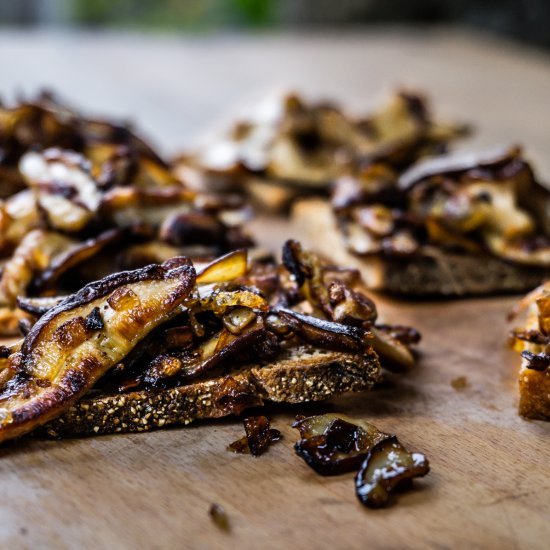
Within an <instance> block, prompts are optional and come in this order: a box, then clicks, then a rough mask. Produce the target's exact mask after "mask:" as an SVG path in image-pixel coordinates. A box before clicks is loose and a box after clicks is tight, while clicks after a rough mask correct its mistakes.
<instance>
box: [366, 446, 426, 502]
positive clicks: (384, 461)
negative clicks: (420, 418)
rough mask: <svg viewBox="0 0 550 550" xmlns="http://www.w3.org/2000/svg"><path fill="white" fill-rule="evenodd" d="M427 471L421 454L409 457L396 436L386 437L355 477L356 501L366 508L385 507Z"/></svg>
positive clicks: (424, 458)
mask: <svg viewBox="0 0 550 550" xmlns="http://www.w3.org/2000/svg"><path fill="white" fill-rule="evenodd" d="M429 471H430V465H429V462H428V460H427V458H426V457H425V456H424V455H423V454H422V453H411V452H409V451H407V449H405V447H403V445H401V443H399V441H398V440H397V438H396V437H395V436H392V437H388V438H386V439H384V440H383V441H381V442H379V443H378V444H377V445H375V446H374V448H372V450H371V451H370V453H369V454H368V456H367V458H365V461H364V462H363V464H362V466H361V469H360V470H359V472H358V473H357V477H356V478H355V488H356V493H357V498H358V499H359V500H360V501H361V503H362V504H364V505H365V506H368V507H369V508H381V507H383V506H387V505H388V504H389V502H390V498H391V496H392V493H393V492H394V491H395V490H396V489H398V488H399V487H402V486H404V485H405V484H407V483H409V482H410V481H411V480H412V479H413V478H415V477H423V476H425V475H426V474H427V473H428V472H429Z"/></svg>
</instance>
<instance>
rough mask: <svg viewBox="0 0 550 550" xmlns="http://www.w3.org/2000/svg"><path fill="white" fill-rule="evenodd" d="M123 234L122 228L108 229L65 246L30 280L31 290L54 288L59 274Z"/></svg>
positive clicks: (118, 238) (114, 241)
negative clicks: (64, 248)
mask: <svg viewBox="0 0 550 550" xmlns="http://www.w3.org/2000/svg"><path fill="white" fill-rule="evenodd" d="M123 236H124V231H123V230H120V229H110V230H108V231H104V232H103V233H100V234H99V235H98V236H97V237H94V238H91V239H88V240H86V241H83V242H79V243H76V244H74V245H72V246H69V247H67V249H66V250H64V251H62V252H61V253H60V254H57V255H56V256H54V257H53V258H52V261H51V262H50V264H49V265H48V267H47V268H46V269H45V270H44V271H42V273H40V274H39V275H38V276H37V277H35V279H34V280H33V282H32V287H33V290H34V291H35V292H38V293H39V292H43V291H45V290H49V289H52V288H54V286H55V284H56V283H57V281H58V279H59V278H60V277H61V275H63V274H64V273H65V272H67V271H68V270H70V269H71V268H73V267H75V266H76V265H78V264H80V263H82V262H85V261H86V260H89V259H90V258H92V257H94V256H96V255H97V254H98V253H99V252H101V251H102V250H103V249H104V248H105V247H106V246H109V245H112V244H113V243H116V242H117V241H119V240H120V239H121V238H122V237H123Z"/></svg>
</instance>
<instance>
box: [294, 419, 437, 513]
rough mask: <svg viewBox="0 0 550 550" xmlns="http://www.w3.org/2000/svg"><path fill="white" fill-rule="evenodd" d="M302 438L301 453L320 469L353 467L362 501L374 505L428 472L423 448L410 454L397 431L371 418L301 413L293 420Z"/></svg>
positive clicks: (333, 472) (298, 447)
mask: <svg viewBox="0 0 550 550" xmlns="http://www.w3.org/2000/svg"><path fill="white" fill-rule="evenodd" d="M292 427H293V428H296V429H298V430H299V432H300V436H301V439H300V441H298V442H297V443H296V445H295V446H294V449H295V451H296V454H297V455H298V456H300V457H301V458H303V459H304V460H305V462H306V463H307V464H308V465H309V466H310V467H311V468H313V469H314V470H315V471H316V472H317V473H318V474H321V475H325V476H330V475H338V474H343V473H346V472H350V471H354V470H357V468H359V466H360V469H359V472H358V473H357V477H356V479H355V486H356V492H357V496H358V498H359V500H360V501H361V502H362V503H363V504H364V505H366V506H369V507H371V508H380V507H382V506H386V505H387V504H388V503H389V499H390V496H391V493H392V492H393V491H394V490H395V489H396V488H397V487H399V486H401V485H403V484H404V482H405V481H407V480H410V479H412V478H413V477H419V476H424V475H426V474H427V473H428V472H429V469H430V468H429V464H428V461H427V459H426V457H425V456H424V455H423V454H421V453H409V452H408V451H407V450H406V449H405V448H404V447H403V446H402V445H401V444H400V443H399V441H398V440H397V438H396V437H395V436H393V435H389V434H387V433H384V432H381V431H380V430H378V428H376V426H373V425H372V424H369V423H368V422H364V421H357V420H353V419H351V418H348V417H346V416H344V415H336V414H324V415H320V416H310V417H297V419H296V422H294V424H293V425H292Z"/></svg>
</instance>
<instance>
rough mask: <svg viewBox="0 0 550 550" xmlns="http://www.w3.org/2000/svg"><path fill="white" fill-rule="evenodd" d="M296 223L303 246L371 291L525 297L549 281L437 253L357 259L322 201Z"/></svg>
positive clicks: (545, 274) (537, 273)
mask: <svg viewBox="0 0 550 550" xmlns="http://www.w3.org/2000/svg"><path fill="white" fill-rule="evenodd" d="M292 220H293V224H294V226H295V227H296V228H297V230H299V231H300V234H301V235H303V241H304V243H306V244H307V245H309V246H310V247H311V248H313V249H315V250H317V251H318V252H320V253H322V254H324V255H325V256H327V258H330V259H331V260H333V261H334V262H335V263H338V264H341V265H347V266H349V267H355V268H357V269H359V270H360V271H361V274H362V275H363V279H364V281H365V283H366V285H367V287H368V288H370V289H372V290H382V291H385V292H389V293H392V294H398V295H403V296H417V297H422V296H434V295H443V296H467V295H482V294H498V293H500V294H502V293H513V292H526V291H528V290H530V289H532V288H533V287H535V286H537V285H539V284H540V283H541V282H542V281H544V280H546V279H548V278H549V277H550V269H543V268H536V267H530V266H529V267H528V266H521V265H517V264H512V263H509V262H506V261H504V260H501V259H499V258H496V257H494V256H491V255H489V254H484V255H474V254H466V253H453V252H448V251H444V250H440V249H436V248H435V247H433V249H432V250H431V251H426V252H425V253H423V254H420V255H415V256H414V257H411V258H386V257H384V258H382V257H380V256H371V257H360V256H355V255H353V254H351V253H350V252H349V251H348V250H347V249H346V247H345V245H344V240H343V238H342V235H341V233H340V230H339V229H338V227H337V226H336V222H335V218H334V216H333V214H332V209H331V207H330V204H329V203H328V202H326V201H322V200H318V199H315V200H304V201H300V202H297V203H296V204H295V205H294V206H293V211H292Z"/></svg>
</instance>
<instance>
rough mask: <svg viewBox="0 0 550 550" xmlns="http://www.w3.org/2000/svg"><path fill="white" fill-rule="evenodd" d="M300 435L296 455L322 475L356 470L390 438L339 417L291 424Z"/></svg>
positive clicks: (366, 425)
mask: <svg viewBox="0 0 550 550" xmlns="http://www.w3.org/2000/svg"><path fill="white" fill-rule="evenodd" d="M292 427H293V428H296V429H297V430H299V432H300V437H301V439H300V441H298V442H297V443H296V445H295V446H294V450H295V451H296V454H297V455H298V456H299V457H301V458H303V459H304V460H305V462H306V463H307V464H308V466H310V467H311V468H313V469H314V470H315V471H316V472H317V473H318V474H321V475H325V476H328V475H337V474H343V473H346V472H351V471H353V470H356V469H357V468H358V467H359V466H360V465H361V463H362V462H363V460H364V459H365V457H366V456H367V455H368V453H369V452H370V451H371V449H373V447H374V446H375V445H376V444H377V443H379V442H380V441H383V440H384V439H386V438H388V437H390V436H389V435H388V434H385V433H383V432H381V431H379V430H378V428H376V426H373V425H372V424H369V423H368V422H364V421H362V420H355V419H351V418H348V417H346V416H344V415H341V414H338V415H336V414H323V415H319V416H308V417H297V420H296V422H294V424H292Z"/></svg>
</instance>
